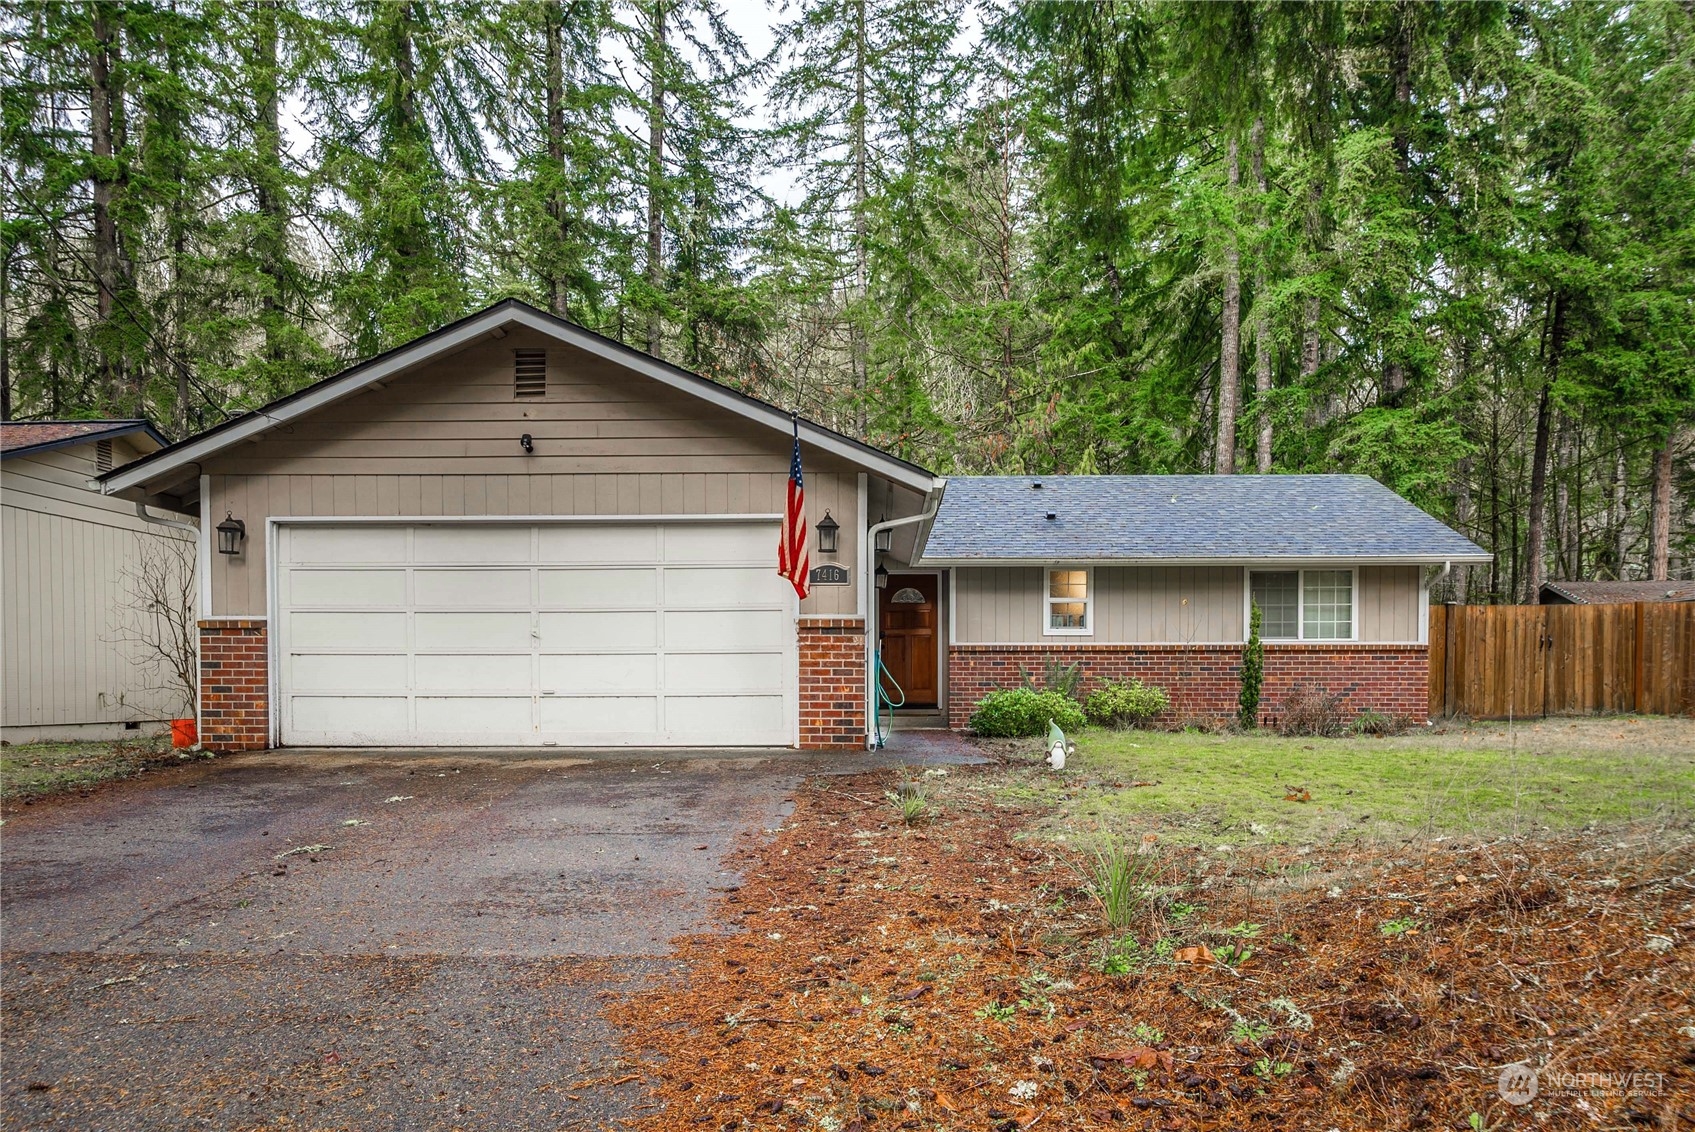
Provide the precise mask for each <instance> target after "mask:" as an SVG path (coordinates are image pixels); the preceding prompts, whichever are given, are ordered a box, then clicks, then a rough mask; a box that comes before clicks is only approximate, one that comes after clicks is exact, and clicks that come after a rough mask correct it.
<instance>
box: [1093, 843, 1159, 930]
mask: <svg viewBox="0 0 1695 1132" xmlns="http://www.w3.org/2000/svg"><path fill="white" fill-rule="evenodd" d="M1154 870H1155V859H1154V857H1153V856H1152V855H1141V854H1133V853H1129V852H1126V850H1125V848H1124V846H1123V845H1122V844H1121V843H1119V842H1117V841H1109V842H1107V844H1105V845H1104V846H1101V847H1100V848H1098V849H1096V850H1095V852H1094V854H1093V855H1092V856H1091V857H1090V859H1089V862H1088V866H1087V875H1086V876H1085V877H1084V881H1083V888H1084V890H1085V891H1086V892H1088V894H1089V895H1090V896H1091V897H1093V898H1094V900H1095V903H1097V904H1099V905H1100V907H1101V919H1102V920H1104V921H1105V922H1106V926H1107V927H1108V928H1110V929H1111V930H1113V931H1115V932H1121V931H1124V930H1125V929H1126V928H1128V927H1129V926H1130V923H1131V921H1132V920H1134V919H1135V918H1136V913H1137V912H1140V911H1141V910H1142V906H1143V905H1144V904H1146V903H1147V902H1148V896H1149V894H1150V893H1151V892H1152V891H1153V883H1152V882H1153V877H1154Z"/></svg>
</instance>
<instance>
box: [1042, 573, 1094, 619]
mask: <svg viewBox="0 0 1695 1132" xmlns="http://www.w3.org/2000/svg"><path fill="white" fill-rule="evenodd" d="M1088 631H1089V572H1088V571H1087V570H1049V571H1048V632H1050V633H1087V632H1088Z"/></svg>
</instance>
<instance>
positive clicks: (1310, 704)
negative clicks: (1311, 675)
mask: <svg viewBox="0 0 1695 1132" xmlns="http://www.w3.org/2000/svg"><path fill="white" fill-rule="evenodd" d="M1347 727H1348V723H1347V720H1345V719H1344V718H1343V717H1342V697H1341V696H1336V695H1331V694H1330V693H1329V692H1326V691H1325V690H1324V689H1323V688H1308V687H1307V686H1306V685H1304V684H1296V685H1295V686H1294V687H1293V688H1292V689H1290V691H1289V694H1288V695H1287V696H1285V697H1284V698H1283V704H1282V708H1281V710H1280V711H1279V712H1278V714H1277V732H1278V734H1280V735H1317V736H1322V737H1324V738H1327V739H1334V738H1335V737H1336V736H1338V735H1340V734H1342V733H1343V732H1344V731H1346V730H1347Z"/></svg>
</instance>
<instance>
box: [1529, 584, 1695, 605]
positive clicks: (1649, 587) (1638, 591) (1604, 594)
mask: <svg viewBox="0 0 1695 1132" xmlns="http://www.w3.org/2000/svg"><path fill="white" fill-rule="evenodd" d="M1542 588H1543V589H1544V590H1549V591H1552V592H1553V593H1556V594H1559V595H1560V596H1561V597H1563V598H1565V599H1566V600H1567V601H1569V602H1572V603H1574V604H1576V605H1607V604H1610V603H1613V602H1621V601H1622V602H1635V601H1695V582H1543V583H1542Z"/></svg>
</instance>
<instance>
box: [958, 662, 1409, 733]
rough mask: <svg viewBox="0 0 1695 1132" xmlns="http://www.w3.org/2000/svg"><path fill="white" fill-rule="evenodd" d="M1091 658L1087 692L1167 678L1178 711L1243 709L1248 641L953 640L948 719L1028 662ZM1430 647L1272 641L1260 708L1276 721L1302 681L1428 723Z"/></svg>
mask: <svg viewBox="0 0 1695 1132" xmlns="http://www.w3.org/2000/svg"><path fill="white" fill-rule="evenodd" d="M1050 660H1051V661H1057V662H1059V663H1061V664H1078V663H1081V664H1082V666H1083V691H1085V692H1086V691H1088V690H1089V689H1090V688H1092V687H1093V686H1094V685H1095V684H1096V683H1098V682H1100V681H1102V680H1114V681H1118V682H1121V683H1122V682H1125V681H1128V680H1130V679H1132V678H1134V679H1137V680H1141V681H1142V682H1143V683H1146V684H1158V685H1159V686H1160V687H1162V688H1164V689H1165V690H1166V692H1167V693H1168V694H1169V695H1170V696H1171V709H1170V712H1169V713H1168V715H1169V718H1170V719H1173V720H1175V719H1181V718H1183V717H1184V716H1194V715H1206V716H1215V717H1219V718H1227V717H1233V716H1235V714H1236V698H1237V696H1239V695H1240V694H1241V691H1242V684H1241V676H1240V673H1241V668H1242V646H1241V645H1082V644H1077V645H1074V644H1061V645H950V646H949V648H948V689H949V696H948V723H949V725H950V726H952V727H953V728H955V729H962V728H964V727H965V726H966V723H967V721H968V720H969V719H970V718H971V709H972V708H974V707H975V706H976V705H977V701H978V700H980V699H982V698H983V696H984V695H986V694H988V693H989V692H991V691H993V690H994V689H996V688H1016V687H1018V685H1019V684H1020V683H1022V681H1023V672H1022V671H1021V669H1020V666H1022V668H1023V669H1024V670H1028V671H1029V672H1030V673H1031V674H1032V675H1034V676H1035V677H1036V678H1037V679H1038V680H1039V679H1041V677H1042V674H1043V672H1044V670H1045V669H1046V666H1047V663H1048V662H1049V661H1050ZM1429 667H1430V662H1429V649H1428V648H1427V647H1426V646H1424V645H1365V644H1334V645H1330V644H1325V645H1320V644H1311V645H1294V644H1286V645H1276V644H1268V645H1266V646H1265V682H1264V683H1263V685H1261V689H1262V690H1261V693H1260V716H1261V719H1262V721H1265V722H1268V721H1270V720H1271V719H1272V718H1273V717H1275V715H1276V714H1277V710H1278V705H1280V704H1281V703H1282V702H1283V699H1284V697H1286V696H1287V695H1288V694H1289V692H1290V690H1291V689H1293V688H1294V686H1295V685H1297V684H1305V685H1306V686H1307V687H1309V688H1323V689H1324V690H1325V691H1327V692H1330V693H1332V694H1334V695H1339V696H1341V697H1342V699H1343V702H1344V706H1345V710H1347V711H1350V712H1356V713H1357V712H1361V711H1365V710H1367V709H1370V710H1373V711H1380V712H1383V713H1385V714H1391V715H1405V716H1410V717H1412V718H1413V719H1415V720H1418V721H1419V722H1421V723H1422V722H1423V721H1424V719H1425V715H1426V712H1427V710H1428V708H1429V703H1430V701H1429V690H1428V689H1429Z"/></svg>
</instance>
